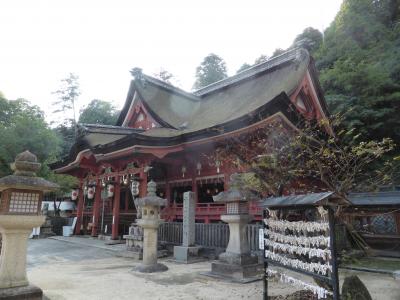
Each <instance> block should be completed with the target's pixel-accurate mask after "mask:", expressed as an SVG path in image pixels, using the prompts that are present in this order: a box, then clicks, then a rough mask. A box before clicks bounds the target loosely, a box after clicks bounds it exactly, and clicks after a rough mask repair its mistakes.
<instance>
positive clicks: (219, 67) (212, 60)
mask: <svg viewBox="0 0 400 300" xmlns="http://www.w3.org/2000/svg"><path fill="white" fill-rule="evenodd" d="M226 77H228V74H227V69H226V64H225V61H224V60H223V59H222V58H221V57H219V56H218V55H216V54H213V53H211V54H209V55H207V56H206V57H205V58H204V60H203V62H202V63H201V64H200V66H198V67H197V69H196V81H195V83H194V85H193V88H194V89H200V88H202V87H205V86H207V85H209V84H212V83H214V82H217V81H219V80H222V79H224V78H226Z"/></svg>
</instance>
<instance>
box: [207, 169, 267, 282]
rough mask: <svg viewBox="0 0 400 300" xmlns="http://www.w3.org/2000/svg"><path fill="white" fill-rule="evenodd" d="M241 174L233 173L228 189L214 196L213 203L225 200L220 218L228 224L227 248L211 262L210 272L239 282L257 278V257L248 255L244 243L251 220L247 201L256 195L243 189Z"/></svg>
mask: <svg viewBox="0 0 400 300" xmlns="http://www.w3.org/2000/svg"><path fill="white" fill-rule="evenodd" d="M243 186H244V184H243V182H242V179H241V176H240V175H239V174H232V175H231V178H230V189H229V190H228V191H224V192H221V193H219V194H218V195H216V196H214V197H213V200H214V202H217V203H226V212H225V214H224V215H221V220H222V221H224V222H226V223H228V225H229V242H228V247H227V248H226V251H225V252H224V253H222V254H220V256H219V261H218V262H215V263H212V265H211V273H212V274H214V275H218V276H221V277H228V278H230V279H233V280H235V281H239V282H248V281H251V280H253V279H255V277H257V274H258V269H259V268H260V267H261V265H259V264H258V257H253V256H251V255H250V247H249V244H248V242H247V235H246V225H247V224H248V223H249V222H251V221H252V219H253V216H251V215H249V201H252V200H259V198H258V197H257V196H256V195H255V194H254V193H251V192H249V191H246V190H244V189H243V188H242V187H243Z"/></svg>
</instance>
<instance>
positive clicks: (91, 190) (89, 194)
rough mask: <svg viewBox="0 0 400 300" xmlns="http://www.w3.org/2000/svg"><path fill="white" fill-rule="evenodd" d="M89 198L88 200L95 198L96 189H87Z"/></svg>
mask: <svg viewBox="0 0 400 300" xmlns="http://www.w3.org/2000/svg"><path fill="white" fill-rule="evenodd" d="M87 197H88V199H93V198H94V187H89V188H88V189H87Z"/></svg>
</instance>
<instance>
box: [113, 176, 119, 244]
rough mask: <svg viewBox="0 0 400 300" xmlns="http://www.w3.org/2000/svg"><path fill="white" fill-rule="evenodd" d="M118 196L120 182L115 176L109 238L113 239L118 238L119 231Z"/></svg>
mask: <svg viewBox="0 0 400 300" xmlns="http://www.w3.org/2000/svg"><path fill="white" fill-rule="evenodd" d="M120 197H121V182H120V180H119V177H116V183H115V188H114V205H113V218H112V230H111V239H113V240H117V239H118V233H119V213H120V209H119V206H120Z"/></svg>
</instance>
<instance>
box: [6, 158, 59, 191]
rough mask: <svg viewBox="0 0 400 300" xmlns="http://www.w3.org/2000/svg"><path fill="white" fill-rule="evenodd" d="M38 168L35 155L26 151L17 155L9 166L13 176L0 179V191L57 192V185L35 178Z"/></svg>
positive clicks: (38, 164)
mask: <svg viewBox="0 0 400 300" xmlns="http://www.w3.org/2000/svg"><path fill="white" fill-rule="evenodd" d="M40 166H41V164H40V163H38V162H37V157H36V155H34V154H32V153H31V152H29V151H28V150H27V151H25V152H22V153H20V154H18V155H17V156H16V157H15V161H14V163H12V164H11V169H12V170H13V171H14V174H13V175H9V176H6V177H3V178H1V179H0V191H3V190H6V189H10V188H13V189H26V190H38V191H43V192H49V191H54V190H57V189H58V188H59V185H58V184H55V183H53V182H50V181H47V180H45V179H43V178H41V177H37V176H36V172H37V171H38V170H39V169H40Z"/></svg>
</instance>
